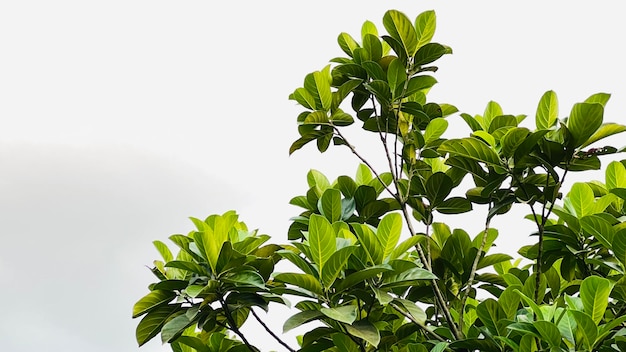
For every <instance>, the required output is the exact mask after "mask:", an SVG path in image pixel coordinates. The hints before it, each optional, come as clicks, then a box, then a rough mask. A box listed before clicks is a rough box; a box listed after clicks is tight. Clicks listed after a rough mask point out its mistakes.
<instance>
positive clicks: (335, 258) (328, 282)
mask: <svg viewBox="0 0 626 352" xmlns="http://www.w3.org/2000/svg"><path fill="white" fill-rule="evenodd" d="M356 248H357V247H356V246H348V247H343V248H341V249H340V250H338V251H337V252H335V253H333V255H331V256H330V258H329V259H328V262H327V263H326V266H325V267H324V270H323V271H322V282H324V286H325V287H326V289H327V290H329V289H330V287H331V286H332V285H333V283H334V282H335V280H337V277H339V274H341V272H342V270H343V269H344V268H345V266H346V264H347V263H348V259H349V258H350V256H351V255H352V253H353V252H354V250H356Z"/></svg>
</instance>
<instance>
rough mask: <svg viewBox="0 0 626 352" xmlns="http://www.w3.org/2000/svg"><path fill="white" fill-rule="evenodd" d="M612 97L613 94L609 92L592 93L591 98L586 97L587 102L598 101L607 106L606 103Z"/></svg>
mask: <svg viewBox="0 0 626 352" xmlns="http://www.w3.org/2000/svg"><path fill="white" fill-rule="evenodd" d="M610 98H611V94H608V93H596V94H593V95H591V96H590V97H589V98H587V99H585V103H597V104H600V105H602V106H606V103H608V102H609V99H610Z"/></svg>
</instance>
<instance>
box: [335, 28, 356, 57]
mask: <svg viewBox="0 0 626 352" xmlns="http://www.w3.org/2000/svg"><path fill="white" fill-rule="evenodd" d="M337 42H338V43H339V47H340V48H341V50H343V51H344V52H345V53H346V54H348V56H350V57H352V56H353V52H354V49H356V48H358V47H359V44H358V43H357V42H356V40H354V38H352V36H350V34H348V33H341V34H339V37H338V38H337Z"/></svg>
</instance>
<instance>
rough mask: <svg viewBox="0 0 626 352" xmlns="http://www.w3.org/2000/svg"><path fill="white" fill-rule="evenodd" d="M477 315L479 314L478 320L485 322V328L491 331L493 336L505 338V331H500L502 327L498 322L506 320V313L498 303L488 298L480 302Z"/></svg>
mask: <svg viewBox="0 0 626 352" xmlns="http://www.w3.org/2000/svg"><path fill="white" fill-rule="evenodd" d="M476 314H478V318H479V319H480V320H481V321H482V322H483V324H484V325H485V327H487V328H488V329H489V331H491V333H492V334H496V335H500V336H505V335H506V334H505V333H504V331H501V330H500V326H499V324H498V322H499V321H500V320H501V319H504V318H506V315H505V314H504V311H503V310H502V308H501V307H500V304H499V303H498V301H496V300H494V299H492V298H487V299H486V300H484V301H482V302H480V304H479V305H478V306H477V307H476Z"/></svg>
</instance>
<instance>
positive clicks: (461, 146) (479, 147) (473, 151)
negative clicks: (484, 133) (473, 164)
mask: <svg viewBox="0 0 626 352" xmlns="http://www.w3.org/2000/svg"><path fill="white" fill-rule="evenodd" d="M439 152H441V153H450V155H453V156H460V157H465V158H470V159H473V160H476V161H478V162H483V163H485V164H487V165H489V166H491V167H493V168H494V169H495V170H496V171H497V172H499V173H504V172H505V170H504V168H503V167H502V166H501V165H500V158H499V157H498V154H497V153H496V152H495V151H494V150H493V149H491V148H489V146H488V145H487V144H485V143H484V142H482V141H480V140H478V139H476V138H462V139H449V140H447V141H445V142H443V143H442V144H441V145H440V146H439Z"/></svg>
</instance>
